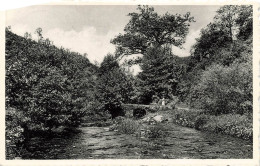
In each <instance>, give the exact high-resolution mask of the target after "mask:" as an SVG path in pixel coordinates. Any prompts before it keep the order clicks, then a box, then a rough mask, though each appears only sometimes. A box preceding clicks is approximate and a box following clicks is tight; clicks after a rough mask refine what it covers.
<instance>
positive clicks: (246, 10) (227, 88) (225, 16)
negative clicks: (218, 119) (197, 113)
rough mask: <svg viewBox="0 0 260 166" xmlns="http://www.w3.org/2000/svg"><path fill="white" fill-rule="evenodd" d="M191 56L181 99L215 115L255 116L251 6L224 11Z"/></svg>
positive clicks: (225, 9)
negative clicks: (245, 16) (253, 114)
mask: <svg viewBox="0 0 260 166" xmlns="http://www.w3.org/2000/svg"><path fill="white" fill-rule="evenodd" d="M244 14H245V15H247V16H248V17H247V18H246V19H245V18H244ZM227 20H229V21H227ZM250 25H251V27H250ZM191 52H192V58H191V59H190V62H188V63H189V64H190V65H192V66H191V69H190V70H189V71H188V73H186V74H185V76H183V77H182V80H181V81H180V84H179V85H178V90H179V92H180V96H181V97H180V98H181V99H182V100H183V101H186V102H188V103H190V104H192V106H193V107H197V108H203V109H205V110H206V111H208V112H210V113H212V114H216V115H218V114H222V113H238V114H244V113H252V101H253V95H252V94H253V89H252V6H223V7H221V8H220V9H219V10H218V11H217V14H216V16H215V18H214V22H213V23H210V24H208V26H207V27H206V28H204V29H202V31H201V36H200V37H199V38H198V39H197V42H196V43H195V45H194V46H193V49H192V51H191ZM187 85H188V87H189V88H187V87H185V86H187Z"/></svg>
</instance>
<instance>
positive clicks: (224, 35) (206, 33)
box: [191, 5, 253, 61]
mask: <svg viewBox="0 0 260 166" xmlns="http://www.w3.org/2000/svg"><path fill="white" fill-rule="evenodd" d="M252 13H253V11H252V6H245V5H241V6H235V5H226V6H223V7H221V8H220V9H219V10H217V14H216V16H215V17H214V21H213V22H212V23H210V24H208V25H207V27H205V28H203V29H202V30H201V34H200V37H199V38H197V39H196V43H195V45H194V46H193V48H192V50H191V54H192V56H194V57H195V58H196V59H197V60H199V61H201V60H202V59H205V58H210V59H211V60H212V59H221V58H222V57H221V56H217V55H218V53H219V50H221V49H226V50H227V51H226V52H230V53H232V51H233V47H234V46H235V45H236V44H237V43H238V40H240V39H243V40H246V39H249V38H250V36H252V28H253V27H252V22H253V19H252ZM237 39H238V40H237Z"/></svg>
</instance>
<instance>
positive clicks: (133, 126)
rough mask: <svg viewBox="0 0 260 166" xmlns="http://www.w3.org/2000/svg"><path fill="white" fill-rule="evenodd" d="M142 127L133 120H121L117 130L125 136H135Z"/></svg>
mask: <svg viewBox="0 0 260 166" xmlns="http://www.w3.org/2000/svg"><path fill="white" fill-rule="evenodd" d="M140 127H141V124H140V123H139V122H138V121H136V120H133V119H128V118H127V119H126V118H119V120H118V122H117V125H116V127H115V129H117V130H118V132H120V133H123V134H133V133H135V132H137V131H138V130H139V129H140Z"/></svg>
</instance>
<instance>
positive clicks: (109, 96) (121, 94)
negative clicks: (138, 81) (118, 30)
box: [96, 54, 132, 118]
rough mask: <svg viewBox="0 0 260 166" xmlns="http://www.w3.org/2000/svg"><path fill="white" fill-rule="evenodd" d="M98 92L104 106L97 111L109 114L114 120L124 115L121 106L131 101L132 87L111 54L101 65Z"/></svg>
mask: <svg viewBox="0 0 260 166" xmlns="http://www.w3.org/2000/svg"><path fill="white" fill-rule="evenodd" d="M96 90H97V92H96V98H97V99H98V101H99V102H100V103H101V105H102V108H100V110H97V111H101V112H103V113H106V112H109V113H110V114H111V116H112V118H115V117H117V116H119V115H123V114H124V112H123V109H122V107H121V105H122V104H123V103H127V102H128V101H129V100H130V97H131V95H130V94H131V92H132V85H131V82H130V81H129V80H128V77H127V76H126V74H125V73H124V72H123V70H122V69H121V68H120V66H119V64H118V62H117V61H116V59H115V57H114V56H113V55H111V54H108V55H107V56H105V58H104V60H103V62H102V63H101V64H100V68H99V72H98V79H97V85H96Z"/></svg>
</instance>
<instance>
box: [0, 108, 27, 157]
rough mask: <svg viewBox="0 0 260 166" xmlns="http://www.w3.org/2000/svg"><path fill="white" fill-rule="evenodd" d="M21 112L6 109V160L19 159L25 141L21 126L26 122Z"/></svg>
mask: <svg viewBox="0 0 260 166" xmlns="http://www.w3.org/2000/svg"><path fill="white" fill-rule="evenodd" d="M27 120H28V119H27V118H26V117H25V116H24V114H23V112H21V111H17V110H15V109H13V108H8V109H6V127H5V133H6V134H5V142H6V144H5V146H6V149H5V150H6V158H7V159H13V158H15V157H21V155H22V153H23V151H24V150H25V149H24V148H23V143H24V141H25V135H24V128H23V124H24V123H26V122H27Z"/></svg>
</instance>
